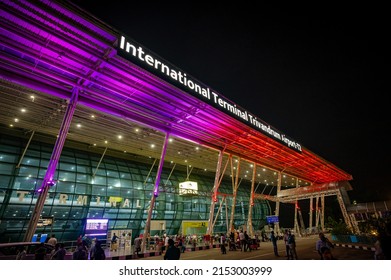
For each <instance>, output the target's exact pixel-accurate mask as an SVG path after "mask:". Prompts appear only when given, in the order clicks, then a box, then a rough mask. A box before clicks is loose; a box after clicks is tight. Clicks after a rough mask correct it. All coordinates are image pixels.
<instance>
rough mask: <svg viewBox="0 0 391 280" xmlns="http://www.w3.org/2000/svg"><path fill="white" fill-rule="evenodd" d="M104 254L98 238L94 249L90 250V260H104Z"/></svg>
mask: <svg viewBox="0 0 391 280" xmlns="http://www.w3.org/2000/svg"><path fill="white" fill-rule="evenodd" d="M105 259H106V254H105V250H103V248H102V245H101V242H100V241H99V240H96V241H95V246H94V249H93V250H92V252H91V256H90V260H105Z"/></svg>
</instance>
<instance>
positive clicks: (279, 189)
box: [274, 172, 282, 235]
mask: <svg viewBox="0 0 391 280" xmlns="http://www.w3.org/2000/svg"><path fill="white" fill-rule="evenodd" d="M281 181H282V178H281V172H278V179H277V194H276V199H277V200H276V211H275V213H274V215H276V216H278V217H279V216H280V201H279V199H278V194H279V192H280V191H281ZM274 232H275V234H276V235H278V233H279V232H280V222H277V223H275V224H274Z"/></svg>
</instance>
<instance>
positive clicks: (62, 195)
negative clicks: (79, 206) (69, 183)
mask: <svg viewBox="0 0 391 280" xmlns="http://www.w3.org/2000/svg"><path fill="white" fill-rule="evenodd" d="M67 199H68V195H67V194H65V193H60V197H59V199H58V203H59V204H61V203H63V204H67Z"/></svg>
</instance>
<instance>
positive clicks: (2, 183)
mask: <svg viewBox="0 0 391 280" xmlns="http://www.w3.org/2000/svg"><path fill="white" fill-rule="evenodd" d="M10 180H11V176H6V175H0V189H6V188H8V185H9V183H10Z"/></svg>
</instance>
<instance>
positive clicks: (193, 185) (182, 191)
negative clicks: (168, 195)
mask: <svg viewBox="0 0 391 280" xmlns="http://www.w3.org/2000/svg"><path fill="white" fill-rule="evenodd" d="M197 194H198V184H197V182H190V181H186V182H182V183H179V195H197Z"/></svg>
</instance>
